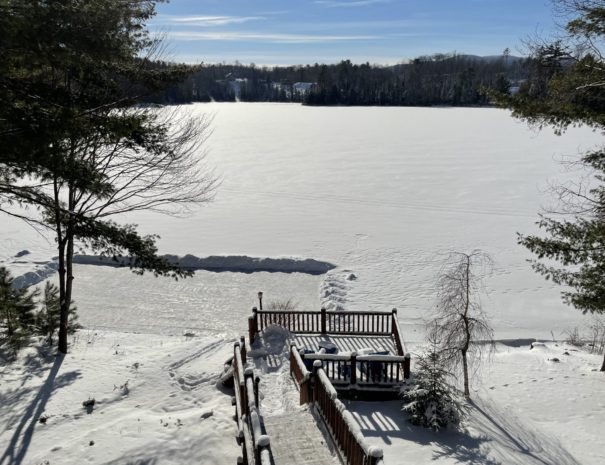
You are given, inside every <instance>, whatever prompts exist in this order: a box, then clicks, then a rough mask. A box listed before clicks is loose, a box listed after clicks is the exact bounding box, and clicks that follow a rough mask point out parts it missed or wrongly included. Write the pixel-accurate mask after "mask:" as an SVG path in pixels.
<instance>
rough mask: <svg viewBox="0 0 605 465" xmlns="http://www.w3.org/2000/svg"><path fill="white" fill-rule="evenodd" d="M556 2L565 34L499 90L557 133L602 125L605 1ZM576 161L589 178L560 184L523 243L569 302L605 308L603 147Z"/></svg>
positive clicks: (518, 110) (528, 117)
mask: <svg viewBox="0 0 605 465" xmlns="http://www.w3.org/2000/svg"><path fill="white" fill-rule="evenodd" d="M555 3H556V5H557V6H558V8H559V10H560V12H561V13H564V14H566V15H569V16H570V20H569V22H568V23H567V25H566V32H567V35H568V37H569V39H568V41H566V42H562V41H558V42H555V43H552V44H539V45H538V46H536V47H535V50H534V63H535V65H536V69H535V71H534V72H533V73H532V77H531V79H530V80H529V81H528V82H527V83H526V85H524V86H523V88H522V89H521V90H520V93H519V95H517V96H515V97H506V96H503V95H499V96H496V98H497V99H498V101H499V102H500V104H501V105H503V106H505V107H508V108H511V109H512V110H513V115H514V116H516V117H517V118H521V119H523V120H525V121H527V122H528V123H529V124H532V125H536V126H539V127H543V126H551V127H553V128H554V130H555V131H556V132H557V133H561V132H563V131H565V129H566V128H568V127H569V126H577V125H586V126H589V127H592V128H593V129H594V130H595V131H599V132H601V133H603V132H604V131H605V59H604V58H603V56H604V55H603V52H605V50H603V49H602V44H603V39H605V5H603V2H595V1H592V0H558V1H556V2H555ZM600 47H601V48H600ZM579 164H580V165H583V166H584V168H586V169H587V170H588V171H589V173H591V178H590V180H589V181H588V182H584V181H582V182H579V183H577V184H576V185H573V186H572V187H570V186H560V187H559V188H557V189H556V194H557V197H558V199H559V200H561V202H562V205H561V206H560V207H559V208H558V210H559V212H558V213H564V214H563V215H561V214H557V215H556V216H549V215H541V216H540V220H539V221H538V223H537V224H538V226H539V227H540V228H541V229H542V230H543V231H544V233H545V234H544V235H542V236H540V235H529V236H524V235H520V236H519V243H520V244H522V245H523V246H525V247H527V248H528V249H529V250H530V251H531V252H533V253H534V254H535V255H536V257H537V259H536V260H535V261H534V262H533V267H534V269H535V270H536V271H537V272H538V273H540V274H542V275H544V276H545V277H546V279H552V280H553V281H554V282H555V283H557V284H561V285H564V286H565V290H564V291H563V292H562V297H563V301H564V302H565V303H567V304H569V305H572V306H574V307H575V308H577V309H578V310H581V311H582V312H583V313H587V312H589V313H605V279H604V277H605V148H604V147H600V148H596V149H594V150H592V151H590V152H588V153H586V154H584V156H583V157H582V158H581V159H580V161H579ZM555 262H558V265H557V264H556V263H555ZM601 370H602V371H605V359H604V360H603V365H602V367H601Z"/></svg>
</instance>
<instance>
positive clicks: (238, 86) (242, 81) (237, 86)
mask: <svg viewBox="0 0 605 465" xmlns="http://www.w3.org/2000/svg"><path fill="white" fill-rule="evenodd" d="M247 82H248V79H246V78H237V79H232V80H230V81H229V82H228V84H229V89H230V90H231V92H233V94H234V95H235V97H236V98H240V97H241V95H242V87H245V86H246V83H247Z"/></svg>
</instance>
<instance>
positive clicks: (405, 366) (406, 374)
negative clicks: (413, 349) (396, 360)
mask: <svg viewBox="0 0 605 465" xmlns="http://www.w3.org/2000/svg"><path fill="white" fill-rule="evenodd" d="M404 357H405V360H404V361H403V378H404V379H409V378H410V359H411V357H410V354H409V352H408V353H407V354H405V355H404Z"/></svg>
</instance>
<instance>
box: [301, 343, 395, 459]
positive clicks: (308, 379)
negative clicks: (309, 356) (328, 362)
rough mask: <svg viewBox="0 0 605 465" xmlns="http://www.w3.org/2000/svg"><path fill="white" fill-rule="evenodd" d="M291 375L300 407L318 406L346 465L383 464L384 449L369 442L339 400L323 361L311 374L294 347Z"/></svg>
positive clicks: (316, 364)
mask: <svg viewBox="0 0 605 465" xmlns="http://www.w3.org/2000/svg"><path fill="white" fill-rule="evenodd" d="M290 374H291V375H292V378H293V379H294V381H295V382H296V384H297V386H298V387H299V393H300V404H301V405H303V404H314V405H315V407H316V411H317V412H318V414H319V415H320V416H321V418H322V419H323V421H324V422H325V424H326V425H327V427H328V431H329V433H330V435H331V436H332V439H333V440H334V442H335V443H336V444H337V445H338V447H339V449H340V452H341V454H342V455H343V456H344V459H345V463H347V465H384V462H383V459H382V456H383V453H382V449H380V448H378V447H373V446H370V445H369V444H368V443H367V441H366V439H365V437H364V435H363V433H362V432H361V429H360V428H359V426H358V424H357V422H356V421H355V419H354V418H353V416H352V415H351V412H349V411H348V410H347V408H346V407H345V405H344V404H343V403H342V402H341V401H340V400H338V394H337V392H336V389H334V386H333V385H332V383H331V382H330V379H329V378H328V375H327V374H326V372H325V370H324V369H323V368H322V361H321V360H316V361H314V362H313V371H309V370H308V369H307V367H306V366H305V364H304V361H303V358H302V357H301V355H300V353H299V352H298V349H297V348H296V346H295V345H292V346H291V347H290Z"/></svg>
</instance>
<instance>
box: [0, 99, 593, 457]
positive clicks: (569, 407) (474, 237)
mask: <svg viewBox="0 0 605 465" xmlns="http://www.w3.org/2000/svg"><path fill="white" fill-rule="evenodd" d="M183 111H186V112H192V113H213V114H214V115H215V118H214V123H213V127H214V133H213V135H212V137H211V138H210V139H209V142H208V145H207V148H208V150H209V153H208V157H207V163H208V165H209V166H210V167H212V168H213V169H215V171H216V172H217V173H219V174H220V176H221V179H222V184H221V187H220V189H219V190H218V192H217V196H216V199H215V201H214V202H213V203H211V204H208V205H204V206H202V207H200V208H199V209H198V210H196V211H195V212H194V213H193V215H192V216H190V217H188V218H184V219H176V218H173V217H163V216H158V215H155V214H152V213H138V214H136V215H131V216H129V217H125V218H122V219H121V220H123V221H128V222H134V223H137V224H139V225H140V227H141V229H142V230H143V232H147V233H159V234H160V235H161V236H162V239H161V240H160V243H159V244H160V250H161V252H162V253H167V254H176V255H185V254H192V255H195V256H197V257H207V256H213V255H224V256H247V257H259V258H264V257H272V258H276V257H286V258H290V257H295V258H299V259H306V258H313V259H316V260H320V261H325V262H328V263H332V264H334V265H336V266H337V268H336V269H334V270H332V271H329V272H328V273H326V274H324V275H311V274H305V273H269V272H266V271H263V272H257V273H247V274H246V273H233V272H231V271H228V272H222V273H213V272H209V271H197V272H196V275H195V277H194V278H191V279H187V280H182V281H178V282H174V281H171V280H162V279H155V278H152V277H150V276H142V277H140V276H135V275H133V274H131V273H129V272H128V271H127V270H125V269H118V268H111V267H99V266H90V265H77V266H76V273H75V274H76V281H75V295H74V297H75V299H76V303H77V304H78V307H79V311H80V315H81V316H80V320H81V322H82V323H83V324H84V325H85V327H86V328H87V329H86V330H84V331H82V332H80V335H79V339H78V340H77V342H76V344H75V345H74V347H73V350H72V353H71V355H69V356H68V357H67V358H66V359H65V360H63V362H62V364H61V366H60V367H59V366H57V365H55V362H54V360H50V361H49V362H48V363H47V364H42V365H38V366H36V365H35V359H34V358H31V357H27V354H22V357H21V361H20V362H19V363H16V364H13V365H7V366H4V367H3V368H2V372H1V374H0V395H1V397H0V398H1V399H2V401H0V409H2V415H0V431H1V432H0V452H1V451H3V450H5V448H6V451H7V454H8V455H6V454H5V458H4V459H3V460H4V461H0V465H5V463H13V462H11V460H13V459H14V458H15V457H19V460H20V461H16V462H14V463H23V464H29V463H31V464H33V465H39V464H41V463H44V460H48V461H49V462H50V463H51V464H55V463H61V464H63V463H82V462H87V463H116V464H117V463H129V462H128V461H124V460H126V458H128V459H129V460H130V463H158V464H159V463H189V459H191V460H193V459H195V460H196V461H197V462H199V463H217V464H218V463H234V460H235V456H236V455H237V448H236V446H235V443H234V441H233V425H234V424H233V421H232V419H231V414H232V411H231V408H230V406H229V398H228V396H225V395H224V394H223V393H221V392H219V391H217V390H216V389H215V388H214V387H213V382H210V381H208V380H210V378H211V377H213V376H216V375H217V374H218V373H219V372H220V370H221V369H222V363H223V361H224V359H225V358H226V356H227V355H228V354H229V353H230V350H231V347H230V341H231V340H232V339H233V338H235V337H237V336H238V335H239V334H242V333H244V332H245V330H246V316H247V315H248V313H249V311H250V308H251V307H252V306H253V305H256V303H257V301H256V292H257V291H263V292H264V293H265V301H266V302H267V301H268V300H273V299H280V300H285V299H290V298H291V299H293V301H295V302H298V307H299V308H301V309H316V308H318V307H320V306H322V305H324V306H327V307H329V308H346V309H350V310H366V309H372V310H389V309H391V308H393V307H397V308H398V309H399V313H398V315H399V318H400V323H401V325H402V327H403V330H404V337H405V338H406V339H407V340H408V341H413V342H414V341H415V342H420V341H421V340H422V338H423V331H422V324H423V319H424V318H426V317H427V315H428V313H429V311H430V308H431V306H432V304H433V296H434V289H433V283H434V276H435V273H436V272H437V271H438V270H439V267H440V264H441V260H442V258H443V256H444V254H446V253H447V252H449V251H451V250H465V251H468V250H472V249H475V248H481V249H483V250H484V251H486V252H488V253H490V254H492V256H493V258H494V260H495V262H496V265H497V268H496V271H495V274H494V275H493V276H492V277H491V278H489V279H488V280H487V281H486V286H487V288H488V290H489V291H490V292H489V295H488V296H487V297H485V298H484V299H483V303H484V308H485V310H486V312H487V313H488V315H489V316H490V318H491V320H492V323H493V326H494V329H495V333H496V337H497V338H499V339H520V338H547V339H551V331H552V334H554V336H555V337H556V338H562V337H563V332H564V331H565V330H567V329H570V328H572V327H574V326H582V325H584V324H585V323H587V322H588V317H585V316H583V315H581V314H580V312H578V311H576V310H573V309H571V308H568V307H566V306H564V305H563V304H561V302H560V298H559V289H558V288H557V287H556V286H553V285H552V284H551V283H549V282H546V281H544V280H543V279H542V278H541V277H539V276H536V275H535V274H534V273H533V272H532V271H531V269H530V268H529V265H528V264H527V263H526V259H527V258H529V255H528V254H527V252H526V251H524V250H523V249H522V248H520V247H519V246H518V245H517V244H516V232H533V231H535V226H534V222H535V220H536V219H537V212H538V211H539V210H540V207H541V206H542V205H548V203H549V201H550V196H549V195H548V192H545V191H546V190H547V187H548V184H549V182H550V181H553V180H555V179H566V178H567V177H568V176H569V175H568V174H566V173H564V172H562V169H561V166H560V165H559V164H558V163H557V159H559V158H562V157H563V156H565V155H571V156H573V155H577V154H578V153H579V152H580V151H581V150H582V149H586V148H589V147H591V146H593V145H594V144H596V143H599V142H600V141H601V137H600V136H599V135H598V134H594V133H592V132H591V131H589V130H586V129H574V130H572V131H570V132H569V133H568V134H565V135H564V136H562V137H557V136H555V135H553V134H552V133H550V132H549V131H548V130H546V131H543V132H541V133H536V132H532V131H531V130H529V129H528V128H527V127H526V126H525V125H523V124H522V123H520V122H517V121H515V120H513V119H511V118H510V116H509V114H508V113H507V112H505V111H500V110H493V109H454V108H433V109H429V108H314V107H302V106H299V105H280V104H199V105H190V106H187V107H185V108H184V109H183ZM24 249H27V250H28V251H30V253H29V254H25V255H23V256H20V257H16V255H17V254H18V252H20V251H22V250H24ZM54 254H55V251H54V244H53V242H52V239H49V238H47V237H44V235H41V234H39V233H38V232H36V231H34V230H33V229H32V228H29V227H27V226H24V225H23V224H22V223H19V222H17V221H15V220H12V219H10V218H7V217H2V218H1V219H0V265H7V266H9V267H10V269H11V270H12V271H13V272H14V274H16V275H24V274H25V273H27V272H33V273H35V274H37V275H38V276H33V275H28V276H27V281H29V282H31V281H39V280H41V279H43V278H44V277H45V276H46V275H47V273H50V272H52V270H49V269H48V266H47V262H48V261H49V260H50V259H51V258H52V257H53V255H54ZM227 269H228V268H227ZM248 271H250V270H248ZM50 279H55V277H52V276H51V278H50ZM135 332H139V333H142V334H140V335H139V334H133V333H135ZM185 332H189V333H195V335H196V337H193V338H184V337H183V336H182V334H184V333H185ZM91 335H92V336H91ZM95 335H96V336H95ZM90 338H92V339H93V341H92V342H91V344H88V341H89V339H90ZM117 344H120V346H117ZM213 344H217V345H216V346H214V345H213ZM206 347H214V348H213V349H211V350H209V351H208V352H205V348H206ZM501 349H502V350H501V351H500V352H499V353H498V355H496V357H495V362H494V365H493V367H492V368H491V369H490V370H487V371H485V372H484V378H483V381H482V384H481V385H480V386H478V389H479V392H477V393H476V394H477V398H478V399H480V400H478V401H477V405H478V407H479V408H481V409H482V410H483V411H484V412H486V413H485V414H483V413H481V411H480V410H479V409H475V410H473V414H472V415H471V420H469V425H468V427H469V434H467V435H466V436H464V438H466V439H465V440H464V441H462V444H463V445H462V447H461V448H458V449H457V450H454V449H453V448H452V444H454V443H455V441H453V440H452V441H449V440H448V439H443V438H444V436H441V439H439V438H440V437H434V436H430V435H429V436H427V435H428V434H429V433H418V432H413V433H410V434H411V436H406V435H405V434H407V432H410V431H411V430H410V428H411V427H410V426H408V425H407V424H406V423H405V421H404V420H403V419H402V418H401V417H397V418H395V417H396V415H395V413H393V411H392V412H391V414H390V415H391V418H392V421H394V422H396V420H397V421H398V422H399V423H396V424H397V427H398V428H399V430H397V431H400V432H399V433H397V434H396V435H394V437H392V438H391V437H390V436H389V437H386V436H384V435H379V436H380V437H378V436H377V437H378V439H379V440H381V441H386V442H385V444H383V446H384V448H385V452H386V455H387V460H388V461H387V464H393V463H399V460H398V458H399V457H400V455H398V454H399V452H398V451H401V450H402V449H401V448H402V447H404V446H403V445H404V444H405V448H406V450H407V449H410V450H412V452H410V453H411V454H412V457H416V458H417V462H413V461H412V462H411V463H423V461H424V462H429V461H432V460H433V458H435V457H437V456H439V455H440V454H441V455H442V457H441V458H440V460H443V461H444V463H481V464H496V463H499V464H503V465H504V464H509V463H520V464H524V463H530V464H531V463H534V462H535V463H542V464H543V465H551V464H552V465H556V464H576V463H579V464H582V465H585V464H589V465H591V464H594V465H597V464H600V463H602V462H603V460H605V459H604V458H603V456H602V455H599V453H600V452H599V450H601V449H602V448H603V443H602V440H600V439H599V437H598V435H597V432H598V423H599V421H600V418H599V411H600V410H599V409H601V410H602V408H603V405H605V399H604V398H603V394H601V391H600V390H599V386H600V384H599V383H601V382H602V374H600V373H598V372H593V371H591V370H592V368H594V367H596V365H597V363H598V360H597V359H596V358H594V357H591V356H588V355H583V354H579V353H578V354H576V353H572V355H571V356H569V357H568V358H564V359H563V358H562V362H561V363H560V364H557V365H554V364H551V363H550V362H546V361H545V360H546V358H548V356H547V354H546V353H542V354H540V353H539V352H533V351H532V353H528V352H527V350H526V349H527V348H526V347H520V348H504V347H501ZM504 349H506V350H504ZM559 349H560V348H553V347H548V348H546V349H544V350H548V351H553V353H555V352H557V351H558V350H559ZM116 351H117V353H115V352H116ZM196 354H197V355H196ZM131 356H132V357H131ZM120 357H121V358H120ZM559 358H561V357H559ZM177 360H188V362H187V363H184V364H182V365H180V366H179V367H178V368H174V369H173V368H171V367H172V366H173V365H171V364H172V363H173V362H174V361H177ZM137 362H138V363H139V368H138V369H137V370H133V369H132V367H133V366H134V364H135V363H137ZM32 363H33V364H34V365H32ZM177 365H178V363H177ZM53 367H55V368H53ZM175 370H176V371H179V370H180V374H179V373H176V371H175ZM553 370H554V371H553ZM171 372H174V373H175V374H174V376H173V377H171V376H170V373H171ZM582 374H584V375H585V376H582ZM49 376H50V378H49ZM565 376H569V377H570V378H565ZM180 378H182V379H183V380H184V381H183V382H182V383H179V382H178V379H180ZM549 378H553V379H552V380H551V379H549ZM533 379H536V381H535V382H534V381H533ZM48 380H51V381H48ZM53 380H54V381H53ZM126 380H130V381H129V388H130V393H129V394H128V395H127V396H121V395H120V394H119V386H120V385H123V383H124V382H125V381H126ZM189 380H190V381H191V382H190V381H189ZM199 380H206V381H208V382H206V381H201V382H199V383H198V382H197V381H199ZM519 382H521V383H519ZM52 383H55V385H56V386H59V385H60V386H61V389H57V390H54V391H52V390H51V387H50V386H51V385H52ZM114 384H115V385H116V386H117V387H118V389H117V390H116V391H114V390H113V386H114ZM183 385H186V386H188V388H191V389H190V390H187V389H185V390H184V389H181V387H182V386H183ZM505 385H507V386H505ZM491 386H493V387H494V389H490V387H491ZM40 388H41V389H40ZM51 391H52V392H51ZM88 396H92V397H95V398H96V400H97V401H99V403H98V410H97V411H93V413H92V414H90V415H86V414H85V413H84V414H83V413H82V407H81V402H82V401H83V400H86V399H87V398H88ZM196 401H197V402H198V403H197V404H196V403H195V402H196ZM137 405H139V406H140V407H137ZM206 408H213V409H214V414H213V416H212V417H210V418H207V419H205V420H200V415H201V413H202V411H203V410H204V409H206ZM360 408H361V407H360ZM488 408H489V409H492V410H489V411H488V410H487V409H488ZM391 410H392V409H391ZM173 412H177V413H174V414H173ZM360 412H361V411H360ZM42 413H46V414H48V415H50V417H49V419H48V420H47V423H46V424H41V423H35V422H36V420H37V417H39V416H40V415H41V414H42ZM361 414H363V412H361V413H360V415H361ZM169 417H170V418H169ZM101 418H102V420H100V419H101ZM489 418H492V419H495V422H493V421H490V420H489ZM584 418H585V419H586V423H583V422H582V419H584ZM76 419H77V421H76ZM179 419H180V420H181V422H183V423H185V425H184V426H178V420H179ZM139 420H140V421H139ZM31 421H33V423H32V422H31ZM139 423H143V425H142V426H139V425H138V424H139ZM152 423H153V425H152ZM156 423H157V424H156ZM165 424H167V426H163V425H165ZM498 425H503V426H504V430H503V431H500V432H499V431H498V428H499V426H498ZM511 431H514V433H513V432H511ZM63 433H64V434H65V439H63ZM97 433H98V436H97V435H96V434H97ZM404 433H405V434H404ZM447 434H449V433H447ZM383 436H384V437H383ZM395 436H397V437H395ZM385 437H386V439H385ZM410 437H412V438H417V439H418V441H419V443H414V442H410V441H409V438H410ZM89 438H90V439H89ZM95 438H99V439H95ZM118 438H119V439H118ZM431 438H432V439H431ZM455 438H462V437H458V436H456V437H455ZM464 438H463V439H464ZM482 438H484V439H482ZM547 439H548V441H547ZM90 440H93V441H95V445H94V446H89V445H88V443H89V441H90ZM97 441H100V442H103V443H104V442H105V441H108V442H110V443H111V447H109V448H104V449H101V447H97ZM388 441H391V443H389V442H388ZM398 441H399V442H398ZM401 441H403V442H401ZM406 441H407V442H406ZM448 441H449V442H448ZM465 441H466V442H465ZM599 441H600V442H599ZM591 442H592V443H593V444H594V447H590V446H588V445H586V444H589V443H591ZM217 444H218V446H216V448H211V446H213V445H217ZM444 444H446V445H444ZM447 444H449V446H447ZM541 444H543V445H541ZM391 445H392V446H393V447H392V448H391V449H389V447H390V446H391ZM54 447H60V449H57V450H55V451H54V452H51V450H52V449H53V448H54ZM448 448H449V449H448ZM465 448H466V449H465ZM515 448H516V449H515ZM114 449H115V451H116V452H113V451H114ZM219 449H221V450H220V453H219V452H217V450H219ZM538 449H539V450H538ZM389 450H390V452H389ZM465 450H466V452H465ZM514 450H516V451H521V452H510V451H514ZM524 450H528V451H530V452H531V453H529V452H528V453H527V454H523V453H522V452H523V451H524ZM110 451H112V452H111V453H110ZM440 451H441V452H440ZM506 451H509V452H510V455H506ZM553 451H555V452H556V451H558V452H556V453H555V452H553ZM446 452H447V453H446ZM553 453H555V456H556V457H561V458H560V460H559V461H556V460H555V456H553V455H552V454H553ZM11 454H12V455H11ZM19 454H21V455H19ZM187 454H189V455H187ZM204 454H206V455H204ZM401 454H403V452H401ZM519 454H521V455H519ZM532 454H533V455H532ZM549 454H550V455H549ZM402 456H403V455H402ZM7 457H8V458H7ZM120 457H123V458H124V460H122V458H120ZM389 457H391V459H390V460H389ZM535 457H539V458H538V459H535ZM22 459H23V460H22ZM80 459H82V460H80ZM534 459H535V460H534ZM456 460H457V461H456ZM531 460H534V462H532V461H531ZM574 460H575V461H574ZM448 461H449V462H448Z"/></svg>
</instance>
